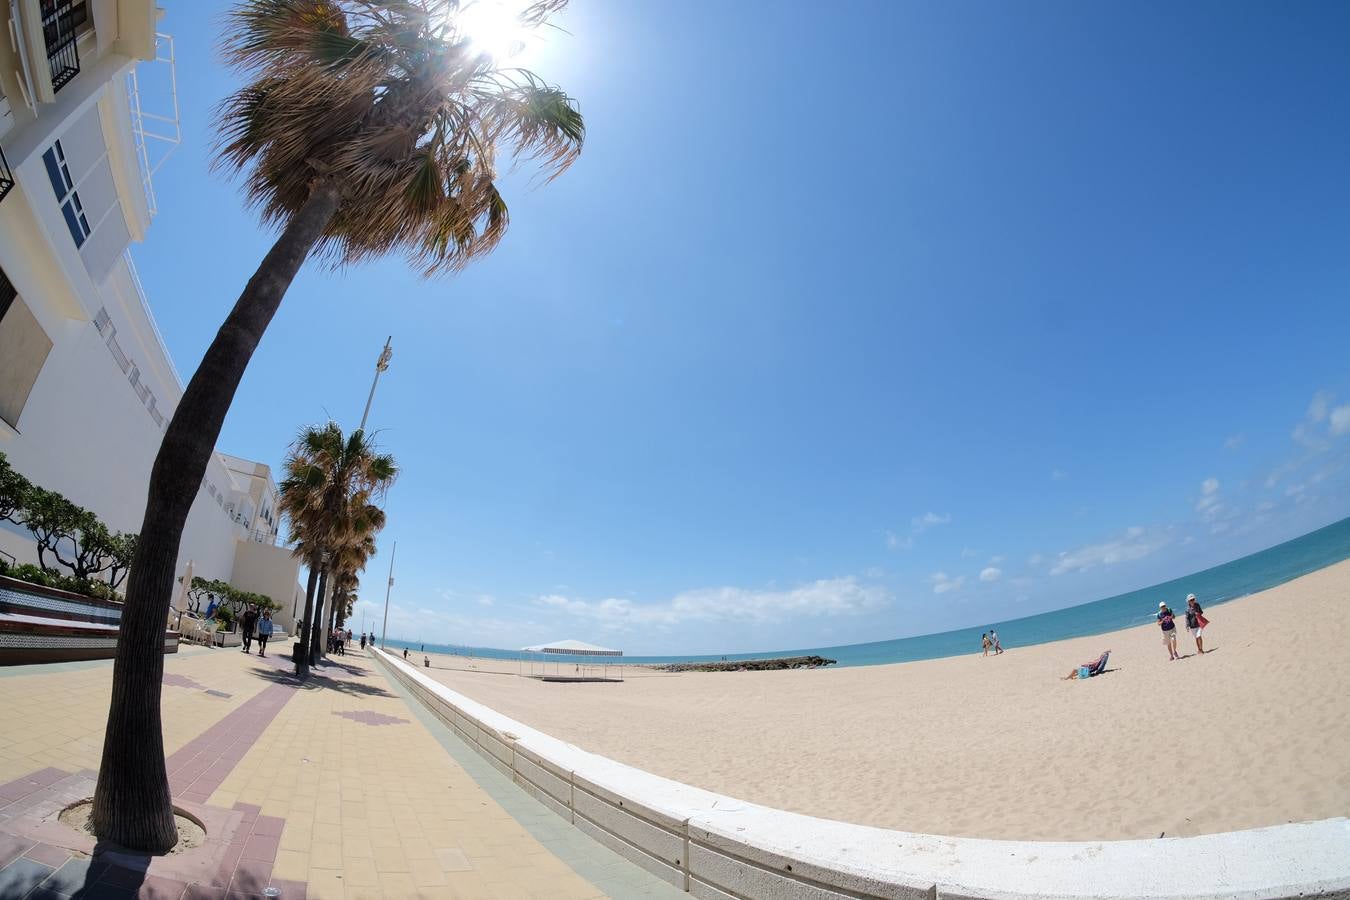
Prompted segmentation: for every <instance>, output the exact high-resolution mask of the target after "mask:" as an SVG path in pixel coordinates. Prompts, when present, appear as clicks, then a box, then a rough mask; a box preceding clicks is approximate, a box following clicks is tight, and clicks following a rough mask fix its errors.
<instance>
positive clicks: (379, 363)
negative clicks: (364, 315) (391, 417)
mask: <svg viewBox="0 0 1350 900" xmlns="http://www.w3.org/2000/svg"><path fill="white" fill-rule="evenodd" d="M393 339H394V336H393V335H392V334H391V335H390V336H389V337H388V338H387V339H386V340H385V342H384V349H383V350H381V351H380V358H379V359H377V360H375V380H374V381H372V382H371V383H370V396H368V397H366V411H365V412H363V413H361V427H360V429H358V430H360V431H365V430H366V417H367V416H369V415H370V402H371V401H372V400H374V399H375V385H377V384H379V383H380V373H381V372H383V371H384V370H385V369H387V368H389V360H391V359H393V358H394V349H393V348H392V347H390V346H389V342H390V341H392V340H393Z"/></svg>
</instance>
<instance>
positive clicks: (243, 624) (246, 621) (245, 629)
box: [239, 606, 258, 653]
mask: <svg viewBox="0 0 1350 900" xmlns="http://www.w3.org/2000/svg"><path fill="white" fill-rule="evenodd" d="M257 624H258V611H257V610H256V609H254V608H253V607H251V606H250V607H249V608H248V609H246V610H244V615H243V616H242V617H241V618H240V620H239V630H240V631H241V632H242V633H243V635H244V652H245V653H247V652H248V651H249V648H250V647H251V646H252V645H253V629H254V627H255V626H256V625H257Z"/></svg>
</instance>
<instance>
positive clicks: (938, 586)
mask: <svg viewBox="0 0 1350 900" xmlns="http://www.w3.org/2000/svg"><path fill="white" fill-rule="evenodd" d="M928 583H929V584H931V585H932V586H933V593H935V594H945V593H947V592H948V591H959V590H961V585H963V584H965V583H966V576H964V575H958V576H956V577H955V578H952V577H950V576H948V575H947V573H946V572H934V573H933V574H932V575H929V576H928Z"/></svg>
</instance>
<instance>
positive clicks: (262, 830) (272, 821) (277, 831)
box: [253, 816, 286, 837]
mask: <svg viewBox="0 0 1350 900" xmlns="http://www.w3.org/2000/svg"><path fill="white" fill-rule="evenodd" d="M285 827H286V820H285V819H283V818H280V817H279V816H258V821H257V822H255V823H254V824H253V833H254V834H255V835H257V834H266V835H273V836H276V837H280V836H281V830H282V829H283V828H285Z"/></svg>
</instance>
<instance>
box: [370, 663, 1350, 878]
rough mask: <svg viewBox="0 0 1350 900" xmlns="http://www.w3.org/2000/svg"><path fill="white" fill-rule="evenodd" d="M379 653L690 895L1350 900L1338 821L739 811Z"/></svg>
mask: <svg viewBox="0 0 1350 900" xmlns="http://www.w3.org/2000/svg"><path fill="white" fill-rule="evenodd" d="M376 653H377V654H379V656H380V658H382V659H383V661H384V662H385V665H386V666H387V667H388V670H389V672H390V674H391V675H392V676H393V677H394V678H396V679H397V680H398V681H399V682H400V683H402V684H403V685H404V686H405V687H407V688H408V690H410V691H411V692H412V693H413V694H414V696H416V697H417V698H418V699H419V700H420V701H421V702H422V703H423V704H424V705H425V706H426V707H427V709H428V710H430V711H431V712H432V713H433V714H434V715H435V716H436V717H437V718H438V719H440V720H441V721H442V722H444V723H445V724H446V725H447V726H448V727H450V728H452V729H453V730H454V732H455V733H456V734H457V735H459V737H460V738H461V739H462V740H464V742H465V743H467V744H468V745H469V746H470V747H472V748H474V749H475V750H476V751H478V753H480V754H481V755H482V756H483V757H484V758H485V759H486V760H487V761H488V762H489V763H491V764H492V765H493V766H495V767H496V768H497V770H498V771H500V772H501V773H502V774H503V775H505V776H506V777H508V778H510V779H512V780H513V781H515V783H516V784H518V785H520V787H521V788H522V789H524V790H525V791H526V792H527V793H529V794H530V795H531V796H533V797H535V798H536V799H537V800H538V801H539V802H540V803H542V804H544V805H545V806H547V807H548V808H549V809H551V810H553V811H554V812H555V813H557V814H558V815H560V816H562V817H563V818H564V819H567V820H568V821H569V822H571V823H572V824H573V825H575V826H576V827H577V828H579V829H581V830H582V831H584V832H586V833H587V834H589V835H590V836H591V837H593V838H594V839H595V840H597V841H599V842H600V843H602V844H604V845H605V846H607V847H609V848H610V849H612V850H614V851H615V852H616V853H618V854H620V855H621V856H624V857H625V858H627V859H629V860H630V861H632V862H633V863H635V864H637V865H639V866H641V867H643V868H644V869H646V870H647V871H649V872H652V873H653V874H655V875H657V876H658V877H660V878H663V879H665V880H666V881H668V882H670V883H671V884H672V885H674V886H675V887H677V888H680V889H681V890H684V891H687V892H689V893H690V894H692V895H693V896H695V897H699V898H707V900H733V898H790V900H833V898H844V897H853V898H907V900H908V898H928V900H966V898H970V900H974V898H990V900H996V898H997V900H1012V898H1032V897H1035V898H1060V900H1116V898H1120V900H1124V898H1138V897H1172V898H1187V900H1192V898H1194V900H1200V898H1206V900H1209V898H1213V900H1217V898H1234V897H1240V898H1244V900H1266V898H1285V897H1288V898H1294V897H1301V898H1312V897H1317V898H1350V820H1347V819H1343V818H1341V819H1327V820H1324V821H1321V822H1304V823H1297V824H1289V825H1278V826H1274V827H1271V828H1258V829H1252V830H1249V831H1234V832H1227V833H1223V834H1210V835H1201V836H1199V837H1189V838H1168V839H1161V840H1136V841H1035V842H1032V841H993V840H981V839H978V838H958V837H942V836H939V835H928V834H912V833H909V832H904V831H891V830H887V829H883V828H872V827H869V826H865V825H852V824H849V823H846V822H835V821H831V820H828V819H818V818H815V817H812V816H805V815H800V814H797V813H791V812H786V811H783V810H778V809H771V808H769V807H764V806H759V805H757V804H754V803H747V802H745V801H743V800H736V799H734V798H732V797H726V796H723V795H721V794H715V793H712V792H711V791H705V790H702V789H700V788H696V787H692V786H690V785H687V784H681V783H680V782H677V781H671V780H670V779H667V778H661V777H660V776H657V775H653V774H652V773H650V772H645V771H643V770H641V769H636V768H633V767H632V766H627V765H624V764H622V763H619V762H616V761H614V760H612V759H608V758H606V757H603V756H598V755H596V754H594V753H589V752H587V751H585V750H582V749H581V748H579V747H577V746H575V745H573V744H568V743H566V742H564V741H560V740H558V739H557V738H553V737H550V736H549V735H546V734H544V733H542V732H539V731H536V730H535V729H533V728H530V727H529V726H527V725H524V724H522V723H520V722H517V721H515V720H514V719H511V718H508V717H507V716H504V715H502V714H501V713H498V712H496V711H494V710H492V709H489V708H488V707H486V706H483V705H482V704H481V703H478V702H476V701H474V700H471V699H469V698H468V697H465V696H464V695H462V694H459V693H456V692H455V691H452V690H450V689H449V688H447V687H446V686H445V685H442V684H440V683H439V682H437V681H435V680H434V679H432V678H430V677H428V676H427V675H424V674H423V673H422V672H420V671H418V670H417V668H415V667H414V666H411V665H409V664H407V663H405V662H404V661H403V660H401V659H398V658H396V657H394V656H391V655H390V654H388V653H383V652H381V651H376ZM615 727H618V728H621V727H623V726H622V723H615ZM1328 749H1329V751H1330V750H1331V748H1328ZM1082 764H1084V765H1091V764H1092V762H1091V761H1090V760H1087V761H1083V763H1082ZM858 777H859V778H866V777H867V773H866V772H859V773H858ZM1211 789H1223V788H1220V787H1219V786H1211ZM1231 789H1233V790H1240V789H1241V786H1240V785H1233V786H1231ZM1089 827H1090V826H1089Z"/></svg>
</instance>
